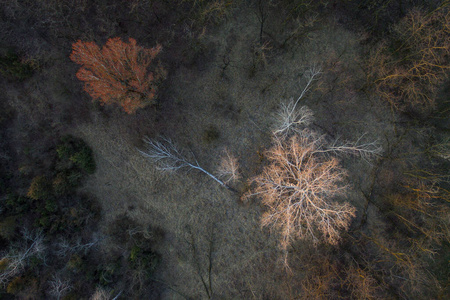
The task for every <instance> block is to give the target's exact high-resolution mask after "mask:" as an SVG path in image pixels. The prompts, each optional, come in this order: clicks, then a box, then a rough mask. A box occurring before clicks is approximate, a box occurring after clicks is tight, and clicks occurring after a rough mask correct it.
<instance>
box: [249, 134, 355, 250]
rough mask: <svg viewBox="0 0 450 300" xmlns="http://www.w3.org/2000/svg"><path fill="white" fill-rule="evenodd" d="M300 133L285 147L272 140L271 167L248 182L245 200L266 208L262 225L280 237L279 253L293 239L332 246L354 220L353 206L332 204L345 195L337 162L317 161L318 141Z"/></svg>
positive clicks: (320, 140) (321, 157) (323, 158)
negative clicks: (257, 199) (258, 201)
mask: <svg viewBox="0 0 450 300" xmlns="http://www.w3.org/2000/svg"><path fill="white" fill-rule="evenodd" d="M302 133H303V134H301V135H295V136H293V137H292V138H290V139H289V140H288V141H284V140H281V139H275V145H274V146H273V147H272V148H271V149H269V150H268V151H267V152H266V157H267V159H268V160H269V162H270V164H269V165H268V166H266V167H265V168H264V169H263V172H262V174H260V175H258V176H256V177H255V178H253V179H252V180H251V182H252V183H254V184H255V185H256V187H255V188H254V189H253V190H252V191H250V192H248V193H247V194H245V195H244V199H246V198H248V197H251V196H254V195H255V196H258V197H260V198H261V199H262V202H263V204H264V205H265V206H267V207H268V210H267V212H265V213H264V215H263V217H262V225H263V226H274V227H276V228H278V229H279V230H280V231H281V247H282V249H284V250H286V248H287V247H288V245H289V244H290V243H291V241H292V240H293V239H295V238H300V239H303V238H310V239H312V241H313V242H314V243H317V242H318V241H319V240H324V241H325V242H327V243H330V244H337V243H338V241H339V239H340V234H339V231H340V230H342V229H344V230H346V229H348V227H349V226H350V221H351V219H352V217H354V216H355V208H354V207H353V206H351V205H350V204H348V203H338V202H335V201H333V200H332V198H333V197H335V196H338V195H344V194H345V193H346V191H347V187H346V186H345V185H342V184H341V183H342V180H343V178H345V176H346V172H345V171H344V170H343V169H342V168H341V167H340V166H339V162H338V160H337V159H336V158H330V157H328V156H326V155H321V146H322V145H323V138H322V137H321V136H319V135H317V134H314V133H313V132H311V131H309V130H304V131H303V132H302Z"/></svg>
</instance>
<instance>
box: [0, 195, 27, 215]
mask: <svg viewBox="0 0 450 300" xmlns="http://www.w3.org/2000/svg"><path fill="white" fill-rule="evenodd" d="M31 201H33V200H30V199H29V198H26V197H22V196H19V195H17V194H14V193H9V194H7V195H6V203H5V204H6V205H5V206H6V209H7V210H8V211H9V212H11V213H13V214H21V213H24V212H27V211H28V210H29V209H30V204H31Z"/></svg>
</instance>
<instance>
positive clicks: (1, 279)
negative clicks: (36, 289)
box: [0, 231, 46, 286]
mask: <svg viewBox="0 0 450 300" xmlns="http://www.w3.org/2000/svg"><path fill="white" fill-rule="evenodd" d="M23 236H24V238H25V247H23V246H22V247H12V248H11V249H10V251H9V252H8V253H7V254H5V255H3V257H2V259H1V260H0V264H1V265H2V271H1V272H0V284H1V285H3V286H6V285H7V284H8V283H9V281H10V280H11V278H13V277H14V276H17V275H19V274H20V273H22V271H23V270H24V269H25V267H26V266H27V264H28V258H29V257H31V256H33V255H36V256H38V257H40V258H44V254H45V250H46V247H45V245H44V237H43V235H42V234H41V233H40V232H29V231H24V232H23ZM30 241H31V244H29V243H30ZM28 244H29V245H28Z"/></svg>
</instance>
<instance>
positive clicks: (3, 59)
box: [0, 50, 34, 81]
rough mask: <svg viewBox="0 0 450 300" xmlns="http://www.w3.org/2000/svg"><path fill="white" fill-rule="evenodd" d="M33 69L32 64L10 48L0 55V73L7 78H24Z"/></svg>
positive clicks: (15, 79)
mask: <svg viewBox="0 0 450 300" xmlns="http://www.w3.org/2000/svg"><path fill="white" fill-rule="evenodd" d="M33 71H34V68H33V65H32V64H31V63H30V62H27V61H25V60H23V59H22V58H21V57H20V56H19V55H18V54H17V53H16V52H14V51H12V50H8V51H7V52H6V53H5V54H2V55H0V73H1V74H2V75H3V76H4V77H5V78H7V79H9V80H14V81H22V80H25V79H27V78H29V77H31V75H33Z"/></svg>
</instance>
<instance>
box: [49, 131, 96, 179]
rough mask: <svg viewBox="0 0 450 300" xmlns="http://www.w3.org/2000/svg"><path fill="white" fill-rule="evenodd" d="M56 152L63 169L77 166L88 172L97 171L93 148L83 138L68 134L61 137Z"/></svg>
mask: <svg viewBox="0 0 450 300" xmlns="http://www.w3.org/2000/svg"><path fill="white" fill-rule="evenodd" d="M56 152H57V153H58V158H59V159H60V165H61V166H62V168H63V169H70V168H76V169H79V170H81V171H83V172H85V173H87V174H92V173H94V172H95V160H94V156H93V153H92V150H91V148H89V146H88V145H87V144H86V143H85V142H84V141H83V140H82V139H79V138H76V137H74V136H71V135H67V136H65V137H63V138H61V143H60V144H59V145H58V146H57V148H56Z"/></svg>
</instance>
